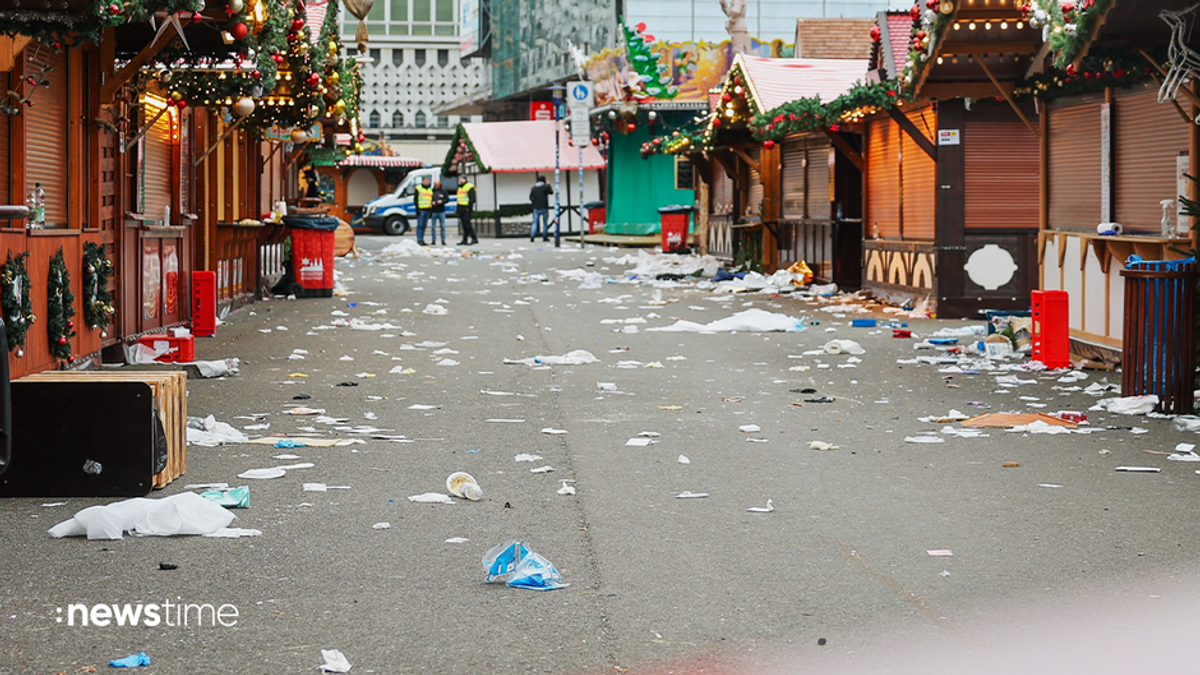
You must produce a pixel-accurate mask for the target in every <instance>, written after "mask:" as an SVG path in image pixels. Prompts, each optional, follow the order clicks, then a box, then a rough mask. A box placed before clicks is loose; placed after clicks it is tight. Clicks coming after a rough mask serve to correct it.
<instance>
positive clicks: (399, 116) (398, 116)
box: [392, 110, 404, 129]
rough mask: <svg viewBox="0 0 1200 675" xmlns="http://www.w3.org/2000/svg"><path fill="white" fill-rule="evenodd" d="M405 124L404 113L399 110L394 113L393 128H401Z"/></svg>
mask: <svg viewBox="0 0 1200 675" xmlns="http://www.w3.org/2000/svg"><path fill="white" fill-rule="evenodd" d="M403 126H404V113H402V112H400V111H399V110H397V111H396V112H394V113H392V128H395V129H399V128H401V127H403Z"/></svg>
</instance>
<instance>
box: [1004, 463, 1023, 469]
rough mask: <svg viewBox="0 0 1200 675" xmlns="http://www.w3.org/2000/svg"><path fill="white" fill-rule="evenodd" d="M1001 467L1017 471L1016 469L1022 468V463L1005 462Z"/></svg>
mask: <svg viewBox="0 0 1200 675" xmlns="http://www.w3.org/2000/svg"><path fill="white" fill-rule="evenodd" d="M1000 466H1002V467H1004V468H1005V469H1015V468H1017V467H1019V466H1021V463H1020V462H1003V463H1001V464H1000Z"/></svg>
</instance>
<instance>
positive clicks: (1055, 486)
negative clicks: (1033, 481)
mask: <svg viewBox="0 0 1200 675" xmlns="http://www.w3.org/2000/svg"><path fill="white" fill-rule="evenodd" d="M1037 487H1040V488H1055V489H1057V488H1060V487H1062V486H1061V485H1059V484H1058V483H1038V484H1037Z"/></svg>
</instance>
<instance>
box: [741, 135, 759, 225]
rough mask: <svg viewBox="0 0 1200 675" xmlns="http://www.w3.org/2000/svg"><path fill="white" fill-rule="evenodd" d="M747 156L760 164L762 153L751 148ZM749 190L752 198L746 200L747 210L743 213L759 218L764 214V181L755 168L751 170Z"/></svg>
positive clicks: (755, 148) (756, 148)
mask: <svg viewBox="0 0 1200 675" xmlns="http://www.w3.org/2000/svg"><path fill="white" fill-rule="evenodd" d="M746 154H748V155H750V157H752V158H753V159H754V161H755V162H758V161H759V160H760V159H761V158H760V154H761V153H759V149H758V147H757V146H756V147H753V148H750V151H749V152H747V153H746ZM749 190H750V196H749V198H748V199H747V200H746V208H745V209H743V211H742V212H743V213H744V214H746V215H747V216H754V217H758V216H759V215H761V214H762V201H763V184H762V179H761V178H759V176H758V172H757V171H755V170H754V168H753V167H751V169H750V186H749Z"/></svg>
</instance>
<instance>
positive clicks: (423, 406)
mask: <svg viewBox="0 0 1200 675" xmlns="http://www.w3.org/2000/svg"><path fill="white" fill-rule="evenodd" d="M441 407H442V406H440V405H429V404H427V403H414V404H412V405H410V406H408V409H409V410H437V409H439V408H441Z"/></svg>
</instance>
